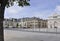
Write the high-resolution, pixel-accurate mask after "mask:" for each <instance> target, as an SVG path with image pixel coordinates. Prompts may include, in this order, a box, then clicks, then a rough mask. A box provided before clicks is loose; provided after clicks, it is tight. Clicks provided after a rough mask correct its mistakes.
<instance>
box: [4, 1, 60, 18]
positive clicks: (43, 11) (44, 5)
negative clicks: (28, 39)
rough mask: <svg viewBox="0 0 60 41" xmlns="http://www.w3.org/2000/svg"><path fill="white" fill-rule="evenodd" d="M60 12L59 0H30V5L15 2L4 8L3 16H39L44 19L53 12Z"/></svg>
mask: <svg viewBox="0 0 60 41" xmlns="http://www.w3.org/2000/svg"><path fill="white" fill-rule="evenodd" d="M55 12H57V13H58V14H60V0H30V6H26V7H25V6H24V7H19V6H17V5H16V4H15V5H14V6H11V7H9V8H6V9H5V15H4V17H5V18H22V17H39V18H43V19H46V18H48V17H49V16H50V15H52V14H53V13H55Z"/></svg>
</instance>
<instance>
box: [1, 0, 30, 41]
mask: <svg viewBox="0 0 60 41" xmlns="http://www.w3.org/2000/svg"><path fill="white" fill-rule="evenodd" d="M29 1H30V0H0V41H4V35H3V34H4V32H3V20H4V11H5V7H7V8H8V7H10V6H13V5H14V2H16V3H18V6H22V7H23V6H29V5H30V4H29Z"/></svg>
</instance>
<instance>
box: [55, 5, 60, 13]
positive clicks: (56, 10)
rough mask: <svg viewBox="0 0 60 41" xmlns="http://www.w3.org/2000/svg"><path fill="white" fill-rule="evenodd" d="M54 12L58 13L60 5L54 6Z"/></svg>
mask: <svg viewBox="0 0 60 41" xmlns="http://www.w3.org/2000/svg"><path fill="white" fill-rule="evenodd" d="M55 12H56V13H58V14H59V13H60V5H59V6H56V8H55Z"/></svg>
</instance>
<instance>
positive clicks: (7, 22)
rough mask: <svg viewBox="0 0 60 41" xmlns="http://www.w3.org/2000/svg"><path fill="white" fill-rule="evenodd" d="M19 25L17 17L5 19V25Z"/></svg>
mask: <svg viewBox="0 0 60 41" xmlns="http://www.w3.org/2000/svg"><path fill="white" fill-rule="evenodd" d="M16 26H17V19H14V18H10V19H6V18H5V19H4V21H3V27H7V28H8V27H16Z"/></svg>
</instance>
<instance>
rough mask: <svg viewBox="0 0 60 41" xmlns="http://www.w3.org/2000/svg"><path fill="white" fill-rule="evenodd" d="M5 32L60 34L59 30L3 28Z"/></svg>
mask: <svg viewBox="0 0 60 41" xmlns="http://www.w3.org/2000/svg"><path fill="white" fill-rule="evenodd" d="M5 29H7V30H17V31H25V32H38V33H53V34H60V29H57V30H56V29H21V28H5Z"/></svg>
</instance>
